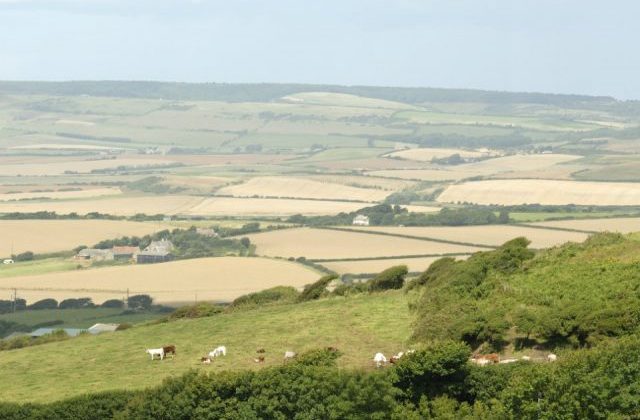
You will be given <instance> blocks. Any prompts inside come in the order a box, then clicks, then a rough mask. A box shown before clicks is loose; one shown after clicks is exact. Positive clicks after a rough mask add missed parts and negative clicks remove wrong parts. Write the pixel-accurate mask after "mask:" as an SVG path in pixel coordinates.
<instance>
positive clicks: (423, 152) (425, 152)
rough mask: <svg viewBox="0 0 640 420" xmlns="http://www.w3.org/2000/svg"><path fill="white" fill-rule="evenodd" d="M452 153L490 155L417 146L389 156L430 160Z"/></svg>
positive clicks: (473, 151)
mask: <svg viewBox="0 0 640 420" xmlns="http://www.w3.org/2000/svg"><path fill="white" fill-rule="evenodd" d="M453 155H460V157H463V158H477V157H483V156H490V153H489V152H485V151H478V150H465V149H444V148H419V149H406V150H400V151H397V152H393V153H391V154H389V155H388V156H389V157H395V158H400V159H408V160H417V161H420V162H430V161H431V160H432V159H442V158H447V157H449V156H453Z"/></svg>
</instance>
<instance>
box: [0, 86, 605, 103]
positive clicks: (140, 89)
mask: <svg viewBox="0 0 640 420" xmlns="http://www.w3.org/2000/svg"><path fill="white" fill-rule="evenodd" d="M301 92H335V93H346V94H351V95H359V96H365V97H369V98H377V99H384V100H389V101H396V102H403V103H408V104H420V103H426V102H482V103H489V104H496V105H497V104H516V103H532V104H546V105H557V106H574V105H578V104H582V105H584V104H610V103H612V102H617V101H616V100H615V99H614V98H612V97H607V96H586V95H560V94H549V93H525V92H496V91H485V90H473V89H441V88H424V87H377V86H340V85H313V84H290V83H287V84H278V83H246V84H245V83H242V84H241V83H238V84H232V83H174V82H142V81H71V82H30V81H0V94H13V95H18V94H19V95H91V96H107V97H122V98H150V99H159V98H162V99H171V100H212V101H229V102H247V101H257V102H269V101H274V100H277V99H279V98H282V97H283V96H287V95H293V94H296V93H301Z"/></svg>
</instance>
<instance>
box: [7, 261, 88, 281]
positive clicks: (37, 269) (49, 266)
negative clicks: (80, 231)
mask: <svg viewBox="0 0 640 420" xmlns="http://www.w3.org/2000/svg"><path fill="white" fill-rule="evenodd" d="M77 266H78V262H77V261H76V262H74V261H70V260H69V259H65V258H46V259H43V260H33V261H24V262H18V263H15V264H7V265H2V266H0V278H4V277H16V276H31V275H35V274H44V273H53V272H56V271H69V270H75V269H76V267H77Z"/></svg>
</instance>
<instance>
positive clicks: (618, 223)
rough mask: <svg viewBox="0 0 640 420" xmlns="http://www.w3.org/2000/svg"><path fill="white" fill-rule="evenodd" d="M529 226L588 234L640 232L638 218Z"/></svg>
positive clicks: (587, 220) (540, 223)
mask: <svg viewBox="0 0 640 420" xmlns="http://www.w3.org/2000/svg"><path fill="white" fill-rule="evenodd" d="M530 224H531V225H533V226H543V227H553V228H563V229H576V230H584V231H590V232H605V231H609V232H620V233H631V232H640V217H620V218H615V219H583V220H556V221H549V222H537V223H530Z"/></svg>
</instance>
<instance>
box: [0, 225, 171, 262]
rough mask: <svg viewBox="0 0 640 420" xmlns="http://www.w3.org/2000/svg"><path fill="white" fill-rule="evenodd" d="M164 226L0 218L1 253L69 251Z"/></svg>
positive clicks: (159, 228) (145, 232) (148, 231)
mask: <svg viewBox="0 0 640 420" xmlns="http://www.w3.org/2000/svg"><path fill="white" fill-rule="evenodd" d="M164 228H165V226H164V225H163V224H161V223H147V222H144V223H141V222H129V221H123V220H0V233H1V239H0V256H5V257H8V256H9V255H11V251H12V250H13V252H14V253H20V252H24V251H32V252H35V253H45V252H54V251H68V250H71V249H73V248H75V247H77V246H78V245H87V246H91V245H93V244H95V243H97V242H99V241H101V240H103V239H110V238H118V237H121V236H143V235H147V234H149V233H153V232H156V231H159V230H162V229H164Z"/></svg>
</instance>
